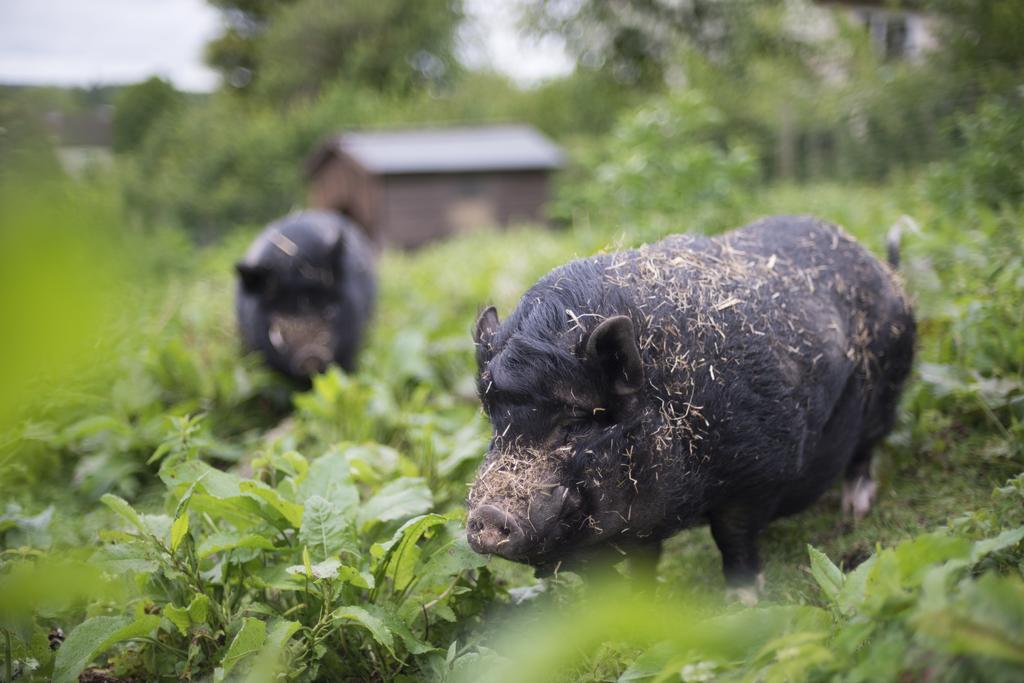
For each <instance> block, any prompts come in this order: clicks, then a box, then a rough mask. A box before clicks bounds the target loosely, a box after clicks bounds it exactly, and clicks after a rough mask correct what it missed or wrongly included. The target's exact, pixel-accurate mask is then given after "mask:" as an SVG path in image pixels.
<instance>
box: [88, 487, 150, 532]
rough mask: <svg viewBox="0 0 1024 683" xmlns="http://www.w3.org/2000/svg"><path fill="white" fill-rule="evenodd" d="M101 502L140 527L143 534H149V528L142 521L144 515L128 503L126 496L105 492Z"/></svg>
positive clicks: (137, 527)
mask: <svg viewBox="0 0 1024 683" xmlns="http://www.w3.org/2000/svg"><path fill="white" fill-rule="evenodd" d="M100 502H101V503H103V504H104V505H106V506H107V507H108V508H110V509H111V510H113V511H114V512H116V513H117V514H119V515H121V517H122V518H124V519H125V520H126V521H127V522H129V523H130V524H131V525H132V526H134V527H135V528H136V529H138V530H139V531H140V532H141V533H142V534H143V535H146V536H148V535H149V529H148V528H146V525H145V524H143V522H142V517H140V516H139V513H138V512H136V511H135V508H133V507H132V506H131V505H129V504H128V501H126V500H125V499H124V498H121V497H119V496H115V495H114V494H112V493H105V494H103V497H102V498H100Z"/></svg>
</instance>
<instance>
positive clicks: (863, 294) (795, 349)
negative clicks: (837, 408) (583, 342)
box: [605, 219, 908, 464]
mask: <svg viewBox="0 0 1024 683" xmlns="http://www.w3.org/2000/svg"><path fill="white" fill-rule="evenodd" d="M766 227H767V222H760V223H754V224H753V225H751V226H749V227H748V228H747V229H744V230H739V231H735V232H733V233H729V234H726V235H723V236H721V237H718V238H710V239H709V238H705V237H702V236H692V235H679V236H675V237H670V238H668V239H666V240H663V241H661V242H658V243H655V244H652V245H647V246H644V247H641V248H639V249H637V250H634V251H628V252H622V253H619V254H612V255H610V257H609V261H610V262H609V263H608V265H607V266H606V268H605V281H606V282H607V284H609V285H611V286H613V287H616V288H620V289H621V290H623V291H626V292H629V293H630V294H631V299H632V311H631V312H632V313H633V315H632V317H633V320H634V325H635V326H636V329H637V336H638V340H637V341H638V345H639V347H640V352H641V356H642V358H643V361H644V367H645V371H646V373H647V379H648V387H647V388H648V389H650V390H651V392H652V393H653V394H654V395H655V397H656V398H657V399H658V401H659V402H660V405H661V410H660V413H661V414H660V416H659V417H660V420H658V421H657V422H658V423H659V424H657V426H655V425H653V424H652V427H654V429H653V432H651V433H649V436H651V437H653V438H654V441H655V444H656V447H657V450H658V451H659V453H661V454H662V455H663V456H666V457H667V456H669V454H671V453H672V451H673V449H672V446H673V444H675V445H679V444H686V451H687V452H688V453H689V454H690V455H697V454H698V452H699V455H700V457H701V458H705V459H706V458H708V457H711V453H710V452H709V451H708V449H704V448H700V446H701V441H702V440H703V439H704V438H705V436H706V432H707V429H708V427H709V423H708V420H707V419H706V418H705V415H704V412H705V410H706V406H705V405H704V404H705V403H706V400H705V399H706V398H707V397H709V396H710V395H712V394H716V395H718V394H720V392H715V391H714V389H713V387H714V385H716V384H717V385H723V384H728V383H730V382H738V381H742V382H746V383H748V384H749V383H755V384H756V382H757V380H758V379H759V378H757V377H750V376H748V374H746V373H748V371H749V369H750V367H751V365H752V364H751V363H749V362H745V361H746V360H748V359H747V358H744V356H749V355H750V354H751V353H757V352H761V353H764V352H765V351H766V350H767V351H770V353H771V354H772V355H773V356H774V357H775V360H776V363H777V368H778V372H777V374H776V373H766V376H765V377H764V378H763V379H765V380H766V381H768V382H772V381H773V380H775V379H776V378H778V377H783V378H786V379H789V380H790V381H789V382H785V383H779V384H778V385H777V386H773V387H761V389H762V390H766V391H773V390H774V391H777V393H778V395H777V396H776V397H775V398H776V400H787V399H789V400H793V401H796V402H800V401H801V400H802V399H803V394H805V393H806V392H807V391H812V390H813V386H812V385H813V382H812V381H811V380H813V379H814V378H815V377H816V376H817V373H815V367H816V366H817V365H818V364H819V363H822V364H824V363H836V362H847V363H850V364H852V366H853V367H854V368H855V371H856V372H857V373H859V374H860V375H861V376H862V377H863V378H864V379H865V380H869V379H870V378H871V376H872V374H873V372H875V369H874V366H875V365H876V362H877V361H876V358H875V349H876V348H878V345H877V344H875V341H876V339H879V338H880V337H882V336H885V335H890V334H891V335H895V336H898V335H900V334H902V333H903V332H905V330H901V329H892V328H891V326H890V322H889V321H891V320H892V318H893V316H892V315H877V314H875V311H874V309H875V308H876V306H878V305H882V306H891V305H892V303H891V302H893V301H895V302H897V303H896V305H898V306H902V307H904V308H905V307H907V305H908V304H907V302H906V299H905V295H904V294H903V291H902V287H901V286H900V285H899V283H898V281H897V278H896V275H895V273H893V271H892V270H891V269H890V268H888V267H887V266H885V265H884V264H882V263H880V262H878V261H877V260H875V259H874V258H873V257H872V256H870V254H869V253H868V252H866V251H865V250H864V248H863V247H861V246H859V245H858V244H857V243H856V242H855V241H854V240H853V239H852V238H851V237H850V236H849V235H848V234H846V233H845V232H844V231H843V230H842V229H841V228H837V227H835V226H831V225H828V224H826V223H823V222H820V221H816V220H812V219H804V220H801V221H800V223H799V224H798V225H797V226H794V227H793V228H792V229H790V230H786V231H782V232H780V231H773V232H772V233H771V234H770V237H769V236H767V235H766V234H765V232H764V228H766ZM892 294H895V297H894V296H892ZM844 313H848V315H844ZM869 320H871V321H875V323H874V325H869V324H868V322H867V321H869ZM881 325H885V326H890V327H884V328H883V327H880V326H881ZM837 355H838V356H841V357H839V358H837V357H836V356H837ZM753 365H754V366H755V367H756V364H753ZM801 379H803V380H805V383H806V384H805V383H801V382H800V380H801ZM809 385H810V386H809ZM691 464H696V463H691Z"/></svg>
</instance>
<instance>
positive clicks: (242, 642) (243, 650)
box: [217, 617, 267, 680]
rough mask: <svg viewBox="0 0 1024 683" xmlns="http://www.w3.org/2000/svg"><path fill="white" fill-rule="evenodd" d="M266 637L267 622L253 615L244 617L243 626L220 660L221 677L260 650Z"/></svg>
mask: <svg viewBox="0 0 1024 683" xmlns="http://www.w3.org/2000/svg"><path fill="white" fill-rule="evenodd" d="M266 637H267V625H266V624H265V623H263V622H262V621H260V620H259V619H253V618H252V617H244V618H243V620H242V628H241V629H239V631H238V633H237V634H236V635H235V638H234V640H232V641H231V645H230V646H229V647H228V651H227V652H226V653H225V654H224V658H223V659H222V660H221V662H220V668H219V669H218V671H217V673H218V674H219V678H220V679H221V680H223V678H224V677H225V676H227V675H228V674H230V673H231V670H232V669H234V668H235V667H236V666H237V665H238V663H239V662H240V661H242V660H243V659H245V658H246V657H249V656H251V655H254V654H256V653H257V652H259V651H260V648H261V647H263V643H264V641H265V640H266Z"/></svg>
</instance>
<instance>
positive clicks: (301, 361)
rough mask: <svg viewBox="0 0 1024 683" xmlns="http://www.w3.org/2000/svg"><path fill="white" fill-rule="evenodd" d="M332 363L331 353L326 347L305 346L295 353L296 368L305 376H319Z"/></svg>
mask: <svg viewBox="0 0 1024 683" xmlns="http://www.w3.org/2000/svg"><path fill="white" fill-rule="evenodd" d="M330 362H331V351H330V349H328V348H327V347H324V346H311V345H310V346H304V347H302V348H300V349H298V350H297V351H296V352H295V358H294V364H295V368H296V370H298V371H299V372H300V373H302V374H304V375H318V374H320V373H321V372H323V371H324V370H326V369H327V366H328V365H329V364H330Z"/></svg>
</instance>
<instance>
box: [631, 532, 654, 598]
mask: <svg viewBox="0 0 1024 683" xmlns="http://www.w3.org/2000/svg"><path fill="white" fill-rule="evenodd" d="M660 559H661V540H660V539H659V540H657V541H651V542H650V543H643V544H638V545H636V546H635V547H634V548H632V549H631V552H630V555H629V566H630V569H631V572H630V573H631V574H632V577H633V581H634V583H636V584H637V585H638V586H639V587H640V588H641V590H643V589H645V588H647V587H650V589H651V590H652V591H653V590H654V586H655V585H656V584H657V581H658V561H659V560H660Z"/></svg>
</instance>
